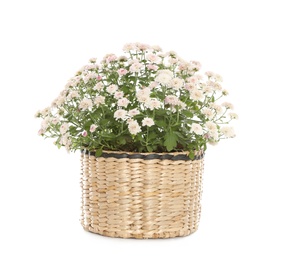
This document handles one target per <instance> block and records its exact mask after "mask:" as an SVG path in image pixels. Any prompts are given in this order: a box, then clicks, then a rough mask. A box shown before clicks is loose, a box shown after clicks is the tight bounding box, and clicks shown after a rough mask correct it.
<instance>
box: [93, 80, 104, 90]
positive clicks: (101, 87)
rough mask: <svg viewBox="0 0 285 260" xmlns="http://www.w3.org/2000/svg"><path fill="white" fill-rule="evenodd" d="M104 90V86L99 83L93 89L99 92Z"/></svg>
mask: <svg viewBox="0 0 285 260" xmlns="http://www.w3.org/2000/svg"><path fill="white" fill-rule="evenodd" d="M103 88H104V84H103V83H102V82H98V83H97V84H96V85H95V86H94V87H93V89H94V90H98V91H102V90H103Z"/></svg>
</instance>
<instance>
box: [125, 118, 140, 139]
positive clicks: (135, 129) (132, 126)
mask: <svg viewBox="0 0 285 260" xmlns="http://www.w3.org/2000/svg"><path fill="white" fill-rule="evenodd" d="M128 129H129V132H130V133H131V134H132V135H136V134H137V133H139V132H141V127H140V125H139V124H138V122H137V121H136V120H130V121H129V122H128Z"/></svg>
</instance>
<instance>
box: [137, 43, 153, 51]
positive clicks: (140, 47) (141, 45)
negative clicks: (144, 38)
mask: <svg viewBox="0 0 285 260" xmlns="http://www.w3.org/2000/svg"><path fill="white" fill-rule="evenodd" d="M136 46H137V48H138V49H139V50H141V51H146V50H147V49H150V46H149V45H148V44H144V43H139V42H137V43H136Z"/></svg>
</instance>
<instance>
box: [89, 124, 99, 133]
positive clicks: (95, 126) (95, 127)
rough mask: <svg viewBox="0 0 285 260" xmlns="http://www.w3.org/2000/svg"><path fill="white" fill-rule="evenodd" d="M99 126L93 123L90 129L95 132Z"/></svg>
mask: <svg viewBox="0 0 285 260" xmlns="http://www.w3.org/2000/svg"><path fill="white" fill-rule="evenodd" d="M97 127H98V126H97V125H95V124H92V125H91V126H90V129H89V130H90V132H91V133H93V132H95V130H96V129H97Z"/></svg>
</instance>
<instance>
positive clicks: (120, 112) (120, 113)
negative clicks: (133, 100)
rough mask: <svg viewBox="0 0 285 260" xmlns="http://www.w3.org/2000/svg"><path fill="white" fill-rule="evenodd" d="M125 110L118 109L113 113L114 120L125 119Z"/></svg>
mask: <svg viewBox="0 0 285 260" xmlns="http://www.w3.org/2000/svg"><path fill="white" fill-rule="evenodd" d="M127 113H128V112H127V111H126V110H124V109H118V110H117V111H116V112H115V113H114V118H115V119H116V120H118V119H122V120H126V119H127Z"/></svg>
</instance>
